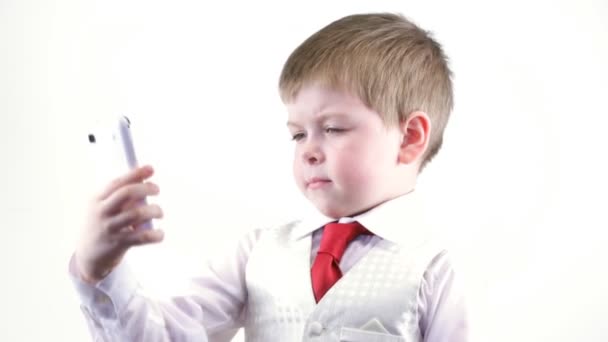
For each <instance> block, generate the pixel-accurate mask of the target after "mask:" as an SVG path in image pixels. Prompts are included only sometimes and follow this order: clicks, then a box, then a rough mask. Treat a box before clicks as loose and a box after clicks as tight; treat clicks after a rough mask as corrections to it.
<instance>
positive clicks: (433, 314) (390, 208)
mask: <svg viewBox="0 0 608 342" xmlns="http://www.w3.org/2000/svg"><path fill="white" fill-rule="evenodd" d="M420 204H421V201H420V199H419V198H418V196H416V194H415V193H414V192H412V193H409V194H406V195H403V196H400V197H398V198H395V199H393V200H391V201H387V202H385V203H383V204H381V205H379V206H377V207H375V208H374V209H372V210H369V211H367V212H365V213H363V214H361V215H358V216H356V217H352V218H349V217H346V218H342V219H340V220H339V221H340V222H350V221H353V220H357V221H359V222H360V223H361V224H362V225H363V226H364V227H366V228H367V229H368V230H370V231H371V232H372V233H373V235H361V236H359V237H357V238H356V239H355V240H353V242H351V243H350V244H349V246H348V247H347V249H346V251H345V253H344V256H343V257H342V259H341V261H340V268H341V270H342V272H343V273H347V272H348V271H349V270H350V269H351V267H353V265H354V264H355V263H357V261H358V260H359V259H360V258H362V257H363V256H365V254H366V253H367V252H368V251H369V250H370V249H371V248H373V247H374V245H375V244H376V243H378V241H380V240H381V239H387V240H390V241H393V242H397V243H399V242H400V241H407V239H412V238H413V237H414V236H416V235H419V234H426V233H427V232H425V230H424V229H423V228H422V227H423V226H424V223H423V222H424V214H423V213H424V210H423V208H422V207H421V206H420ZM331 221H332V220H331V219H328V218H326V217H323V216H322V215H316V216H313V217H309V218H308V219H307V220H306V221H305V222H306V224H305V225H300V227H304V228H303V229H301V230H300V231H298V232H296V233H297V234H300V235H301V236H305V235H306V234H312V246H311V247H312V248H311V256H310V262H311V265H312V262H313V261H314V258H315V256H316V253H317V251H318V249H319V245H320V241H321V236H322V233H323V228H322V227H323V226H324V225H325V224H326V223H329V222H331ZM259 234H260V230H254V231H251V232H250V233H248V234H247V235H246V236H245V237H244V238H243V239H241V240H240V241H238V244H237V248H236V249H235V250H232V251H230V252H229V253H228V254H227V255H223V256H216V257H214V258H211V260H209V262H208V264H207V266H208V267H207V268H206V272H204V273H203V274H201V275H200V276H198V277H197V278H194V279H192V281H191V285H192V286H191V288H190V291H189V292H188V293H184V294H180V295H176V296H174V297H172V298H171V299H170V300H161V299H153V298H147V296H145V295H144V294H143V293H142V292H141V291H140V290H141V288H140V286H139V284H138V282H137V281H136V279H134V276H133V274H132V273H131V271H130V270H129V266H128V265H127V264H126V262H123V263H121V264H120V265H118V266H117V267H116V268H115V269H114V270H113V271H112V272H111V273H110V274H109V275H108V276H107V277H106V278H104V279H103V280H101V281H100V282H98V283H97V284H95V285H88V284H86V283H84V282H82V281H81V280H80V279H79V277H78V276H77V270H76V269H75V265H74V262H73V258H72V260H71V262H70V274H71V278H72V280H73V282H74V285H75V287H76V289H77V292H78V294H79V295H80V298H81V301H82V305H81V308H82V310H83V313H84V314H85V316H86V318H87V322H88V323H89V329H90V331H91V334H92V336H93V337H94V338H95V340H98V339H99V340H102V341H140V340H141V341H212V342H221V341H230V339H231V338H232V337H233V336H234V335H235V333H236V332H237V330H238V329H239V328H241V327H242V326H243V324H244V315H245V312H246V310H245V309H246V307H245V306H246V305H245V303H246V299H247V286H246V280H245V279H246V277H245V276H246V274H245V266H246V264H247V261H248V257H249V254H250V252H251V250H252V249H253V248H254V247H255V244H256V240H257V238H258V236H259ZM421 282H422V284H421V287H420V292H419V293H418V297H417V303H418V317H419V326H420V331H421V333H422V335H423V341H425V342H447V341H450V342H466V341H469V338H470V336H469V335H470V333H469V327H468V312H467V306H466V301H465V296H464V289H463V288H462V282H461V281H460V279H459V277H458V276H457V273H456V272H455V270H454V266H453V262H452V260H451V259H450V254H449V252H447V251H444V252H443V253H441V254H439V255H437V257H436V258H435V259H434V260H433V262H432V263H431V264H430V265H429V266H428V268H427V270H426V272H425V273H424V277H423V279H421Z"/></svg>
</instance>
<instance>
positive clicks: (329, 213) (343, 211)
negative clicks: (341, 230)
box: [314, 203, 353, 220]
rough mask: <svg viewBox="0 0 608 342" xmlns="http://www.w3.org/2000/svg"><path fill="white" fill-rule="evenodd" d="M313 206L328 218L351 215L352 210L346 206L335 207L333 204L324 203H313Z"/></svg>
mask: <svg viewBox="0 0 608 342" xmlns="http://www.w3.org/2000/svg"><path fill="white" fill-rule="evenodd" d="M314 205H315V207H316V208H317V210H318V211H319V212H321V214H323V215H324V216H326V217H328V218H330V219H335V220H337V219H340V218H342V217H347V216H351V214H352V213H353V211H352V210H349V208H346V207H337V206H334V205H326V204H324V203H314Z"/></svg>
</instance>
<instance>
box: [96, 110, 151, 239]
mask: <svg viewBox="0 0 608 342" xmlns="http://www.w3.org/2000/svg"><path fill="white" fill-rule="evenodd" d="M133 140H134V139H133V134H132V130H131V121H130V120H129V118H128V117H126V116H124V115H119V116H118V117H116V118H112V119H111V120H109V121H107V120H104V121H97V122H96V123H95V127H94V128H93V129H92V130H90V132H89V134H88V142H89V145H90V147H91V150H92V151H91V155H92V158H93V159H94V160H93V168H94V170H95V174H96V176H95V179H96V185H100V186H101V185H102V184H104V185H105V184H108V183H109V182H110V181H111V180H112V179H114V178H116V177H119V176H121V175H124V174H125V173H127V172H128V171H130V170H133V169H135V168H137V167H138V166H139V164H138V161H137V155H136V152H135V144H134V142H133ZM147 203H148V202H147V201H146V199H143V200H142V201H141V202H140V204H139V205H146V204H147ZM135 228H136V229H153V228H154V226H153V223H152V220H148V221H146V222H144V223H142V224H140V225H138V226H137V227H135Z"/></svg>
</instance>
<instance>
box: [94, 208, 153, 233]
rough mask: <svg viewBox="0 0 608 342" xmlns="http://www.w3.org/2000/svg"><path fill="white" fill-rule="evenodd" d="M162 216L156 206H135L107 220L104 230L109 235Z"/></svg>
mask: <svg viewBox="0 0 608 342" xmlns="http://www.w3.org/2000/svg"><path fill="white" fill-rule="evenodd" d="M163 215H164V214H163V210H162V209H161V207H160V206H159V205H157V204H148V205H142V206H137V207H134V208H131V209H129V210H126V211H122V212H121V213H120V214H118V215H116V216H113V217H110V218H108V220H107V221H106V222H107V223H106V225H105V229H106V230H107V231H108V232H110V233H117V232H120V231H122V230H125V228H130V227H131V226H137V225H138V224H141V223H143V222H146V221H148V220H151V219H155V218H156V219H159V218H162V217H163ZM127 230H132V229H127Z"/></svg>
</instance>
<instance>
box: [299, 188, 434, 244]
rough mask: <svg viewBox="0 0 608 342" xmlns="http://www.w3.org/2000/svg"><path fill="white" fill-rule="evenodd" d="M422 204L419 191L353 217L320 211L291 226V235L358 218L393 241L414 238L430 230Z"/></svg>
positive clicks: (364, 224) (306, 232) (397, 241)
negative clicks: (331, 214)
mask: <svg viewBox="0 0 608 342" xmlns="http://www.w3.org/2000/svg"><path fill="white" fill-rule="evenodd" d="M424 217H425V206H424V203H423V199H422V197H421V195H420V194H419V193H417V192H416V191H415V190H412V191H411V192H409V193H406V194H404V195H400V196H398V197H396V198H393V199H391V200H388V201H386V202H383V203H381V204H379V205H377V206H376V207H374V208H372V209H370V210H368V211H366V212H364V213H362V214H360V215H356V216H354V217H343V218H340V220H335V219H331V218H329V217H327V216H324V215H322V214H320V213H316V214H313V215H310V216H309V217H307V218H306V219H304V220H302V221H301V222H300V224H299V225H298V226H297V227H295V230H294V235H293V237H294V238H295V239H301V238H303V237H305V236H307V235H308V234H312V232H314V231H315V230H317V229H319V228H321V227H323V226H324V225H326V224H327V223H330V222H335V221H339V222H344V223H346V222H350V221H359V223H361V224H362V225H363V226H364V227H365V228H367V229H368V230H369V231H371V232H372V233H374V235H377V236H379V237H381V238H382V239H385V240H389V241H391V242H395V243H399V244H402V243H405V242H410V243H411V242H415V241H420V239H424V238H425V237H426V236H427V235H428V233H429V232H430V231H429V229H428V224H427V222H426V220H425V218H424Z"/></svg>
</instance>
